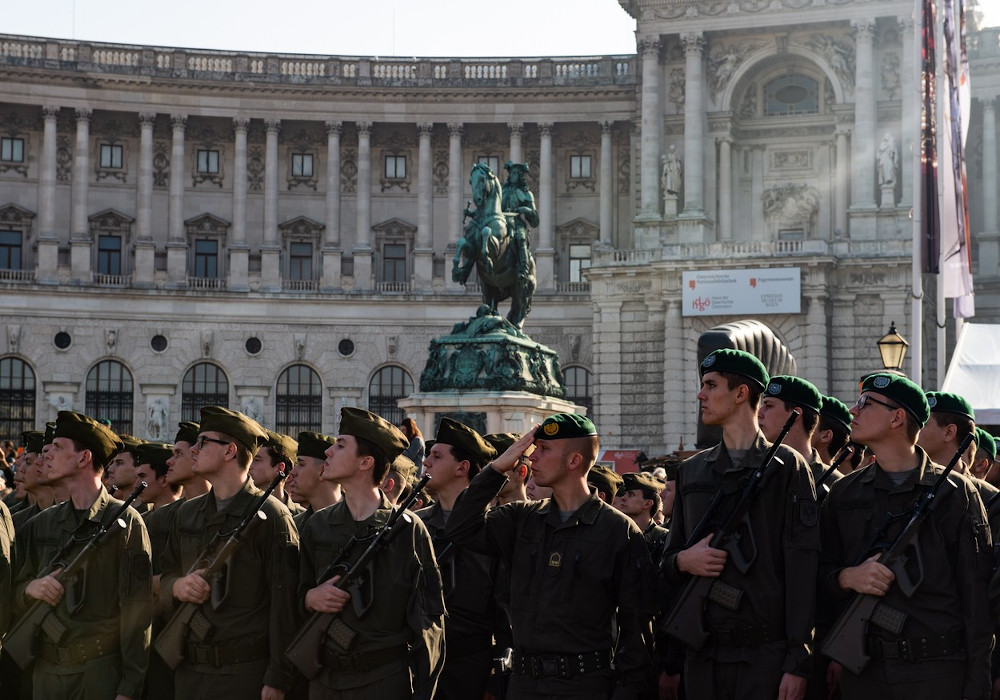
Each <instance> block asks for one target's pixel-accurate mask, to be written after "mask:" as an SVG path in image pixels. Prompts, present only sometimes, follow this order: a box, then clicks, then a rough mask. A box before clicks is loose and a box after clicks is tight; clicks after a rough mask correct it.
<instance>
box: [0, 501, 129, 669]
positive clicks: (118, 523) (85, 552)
mask: <svg viewBox="0 0 1000 700" xmlns="http://www.w3.org/2000/svg"><path fill="white" fill-rule="evenodd" d="M145 488H146V482H144V481H142V482H139V485H138V486H136V487H135V489H134V490H133V491H132V493H131V494H130V495H129V497H128V498H127V499H126V500H125V502H124V503H122V505H121V507H120V508H118V510H117V511H115V514H114V516H113V517H112V518H111V519H110V520H109V521H108V522H107V524H103V525H101V527H100V529H99V530H98V531H97V532H96V533H94V535H93V536H92V537H91V538H90V539H89V540H88V541H87V543H86V544H85V545H84V546H83V549H81V550H80V551H79V552H78V553H77V555H76V556H75V557H73V559H72V560H71V561H70V562H69V563H68V564H66V565H65V566H63V567H62V570H61V571H60V572H59V573H57V574H54V575H53V578H55V579H56V581H58V582H59V583H60V584H61V583H63V581H66V580H67V579H69V578H70V577H71V576H74V575H76V573H77V572H78V571H79V570H80V569H81V568H83V565H84V564H85V563H86V561H87V559H88V558H89V557H90V556H91V555H92V554H93V553H94V551H95V550H96V549H97V548H98V547H99V546H100V545H101V544H102V543H103V542H104V541H105V540H106V539H107V538H108V537H109V536H110V535H111V533H113V532H115V531H114V530H113V529H112V528H113V527H116V528H119V529H122V530H124V529H125V521H124V520H122V515H124V513H125V511H126V510H127V509H128V507H129V506H130V505H132V503H133V502H135V499H137V498H138V497H139V494H141V493H142V491H143V489H145ZM72 544H73V540H72V537H71V538H70V539H69V540H68V541H67V542H65V543H64V544H63V545H62V546H61V547H60V548H59V550H58V551H57V552H56V556H55V557H54V558H53V559H52V561H51V562H49V565H48V566H47V567H46V569H47V570H49V571H50V572H51V571H52V570H54V569H58V568H59V560H60V559H62V557H63V556H64V555H65V554H66V553H67V552H68V550H69V549H70V548H71V546H72ZM52 610H53V608H52V606H51V605H49V604H48V603H46V602H45V601H44V600H36V601H35V602H34V603H32V604H31V606H30V607H29V608H28V609H27V610H26V611H25V613H24V614H23V615H22V616H21V617H20V618H18V620H17V622H16V623H15V624H14V626H13V627H12V628H11V630H10V631H9V632H8V633H7V636H5V637H4V639H3V650H4V651H5V652H6V653H7V655H8V656H10V658H11V659H13V660H14V663H16V664H17V665H18V666H19V667H21V669H22V670H27V668H28V666H29V665H31V663H32V662H33V661H34V660H35V640H36V639H37V637H38V631H39V630H40V629H42V628H46V629H47V630H58V629H61V630H62V632H61V633H56V636H60V637H61V636H62V633H65V631H66V628H65V627H64V626H63V625H62V623H61V622H59V621H58V620H56V619H55V618H52V619H51V621H50V620H49V615H50V613H51V612H52ZM52 641H53V642H55V643H59V641H61V640H60V639H53V640H52Z"/></svg>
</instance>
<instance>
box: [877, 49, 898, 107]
mask: <svg viewBox="0 0 1000 700" xmlns="http://www.w3.org/2000/svg"><path fill="white" fill-rule="evenodd" d="M879 77H880V78H881V79H882V92H883V93H885V96H886V97H888V98H889V99H890V100H895V99H898V98H899V56H898V55H897V54H896V53H895V52H887V53H886V54H885V56H883V57H882V67H881V69H880V73H879Z"/></svg>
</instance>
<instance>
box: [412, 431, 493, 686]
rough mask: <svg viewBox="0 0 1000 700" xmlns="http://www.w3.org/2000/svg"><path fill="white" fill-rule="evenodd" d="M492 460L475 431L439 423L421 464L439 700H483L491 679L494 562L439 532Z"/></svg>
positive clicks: (489, 447)
mask: <svg viewBox="0 0 1000 700" xmlns="http://www.w3.org/2000/svg"><path fill="white" fill-rule="evenodd" d="M496 454H497V453H496V450H494V449H493V446H492V445H490V444H489V443H488V442H486V441H485V440H484V439H483V437H482V436H481V435H480V434H479V433H477V432H476V431H475V430H473V429H472V428H470V427H469V426H467V425H465V424H463V423H459V422H458V421H456V420H452V419H451V418H442V419H441V423H440V425H439V426H438V431H437V436H436V438H435V443H434V447H433V448H431V450H430V452H428V454H427V457H426V458H425V459H424V473H425V474H427V475H429V476H430V477H431V480H430V482H428V484H427V492H428V493H429V494H430V495H431V496H432V497H433V498H434V505H432V506H429V507H428V508H423V509H421V510H419V511H417V516H419V517H420V519H421V520H423V521H424V525H426V526H427V529H428V531H429V532H430V533H431V534H432V536H433V538H434V551H435V553H436V555H437V561H438V566H439V567H440V568H441V579H442V582H443V584H444V603H445V607H446V608H447V610H448V634H447V636H446V638H445V642H446V645H447V653H446V654H445V664H444V670H443V671H442V672H441V677H440V679H439V680H438V689H437V693H436V694H435V696H434V697H435V698H439V699H440V700H456V699H459V698H467V697H474V698H481V697H482V696H483V692H484V691H485V689H486V681H487V679H488V678H489V675H490V664H491V662H492V660H493V653H492V652H493V632H494V628H495V627H496V624H495V621H496V616H497V614H498V612H497V609H496V601H495V598H494V587H495V585H496V581H497V578H498V576H497V571H498V562H497V560H496V559H495V558H493V557H490V556H487V555H485V554H479V553H477V552H472V551H469V550H468V549H465V548H464V547H458V546H456V545H453V544H451V543H449V542H448V541H447V540H446V539H445V538H444V537H443V532H444V528H445V526H446V525H447V524H448V518H449V517H450V516H451V512H452V510H453V509H454V507H455V499H456V498H458V495H459V494H460V493H462V491H464V490H465V488H466V487H467V486H468V485H469V481H471V480H472V477H474V476H475V475H476V474H478V473H479V472H480V470H482V468H483V467H484V466H485V465H486V463H487V462H488V461H490V459H492V458H493V457H495V456H496Z"/></svg>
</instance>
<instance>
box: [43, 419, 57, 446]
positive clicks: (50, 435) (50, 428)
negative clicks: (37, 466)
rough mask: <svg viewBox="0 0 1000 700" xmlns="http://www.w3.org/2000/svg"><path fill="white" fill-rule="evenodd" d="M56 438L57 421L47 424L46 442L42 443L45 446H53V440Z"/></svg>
mask: <svg viewBox="0 0 1000 700" xmlns="http://www.w3.org/2000/svg"><path fill="white" fill-rule="evenodd" d="M55 436H56V424H55V421H49V422H48V423H46V424H45V438H44V439H45V442H44V443H42V444H43V445H51V444H52V440H53V439H54V438H55Z"/></svg>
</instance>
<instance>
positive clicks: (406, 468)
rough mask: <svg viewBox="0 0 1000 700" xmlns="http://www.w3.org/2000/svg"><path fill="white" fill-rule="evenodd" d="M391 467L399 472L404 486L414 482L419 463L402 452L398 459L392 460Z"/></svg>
mask: <svg viewBox="0 0 1000 700" xmlns="http://www.w3.org/2000/svg"><path fill="white" fill-rule="evenodd" d="M389 468H390V469H392V470H393V471H394V472H396V473H397V474H399V477H400V478H401V479H402V480H403V485H404V486H407V485H409V484H412V483H413V481H414V480H415V479H416V478H417V465H416V464H414V463H413V460H412V459H410V458H409V457H407V456H406V455H404V454H400V455H399V456H398V457H396V459H394V460H392V464H391V465H390V467H389Z"/></svg>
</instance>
